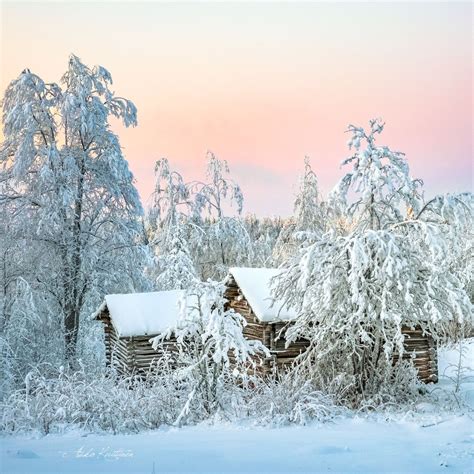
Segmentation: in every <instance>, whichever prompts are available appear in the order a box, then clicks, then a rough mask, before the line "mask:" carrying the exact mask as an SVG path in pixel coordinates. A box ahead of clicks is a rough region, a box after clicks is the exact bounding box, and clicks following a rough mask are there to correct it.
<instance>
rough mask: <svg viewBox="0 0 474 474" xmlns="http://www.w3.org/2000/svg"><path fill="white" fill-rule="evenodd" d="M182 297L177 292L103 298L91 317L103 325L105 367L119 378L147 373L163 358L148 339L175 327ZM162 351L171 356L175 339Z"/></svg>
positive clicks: (132, 294)
mask: <svg viewBox="0 0 474 474" xmlns="http://www.w3.org/2000/svg"><path fill="white" fill-rule="evenodd" d="M182 295H183V291H181V290H172V291H157V292H150V293H130V294H116V295H107V296H106V297H105V299H104V302H103V303H102V305H101V306H100V307H99V309H98V310H97V312H96V313H95V314H94V315H93V318H94V319H95V320H97V321H101V322H102V323H103V325H104V332H105V355H106V363H107V365H108V366H109V367H114V368H115V369H116V370H117V371H118V372H119V373H121V374H123V375H130V374H137V373H140V372H146V371H148V370H149V369H150V366H151V365H152V364H153V363H154V362H156V361H157V360H158V359H159V358H160V357H161V356H162V355H163V354H162V353H161V352H158V351H156V350H154V349H153V347H152V345H151V343H150V339H151V338H152V337H154V336H157V335H158V334H161V333H162V332H164V331H166V330H168V329H169V328H170V327H172V326H174V325H175V323H176V322H177V320H178V317H179V307H178V302H179V300H180V298H181V297H182ZM163 347H164V349H165V350H167V351H169V352H170V354H172V353H173V351H174V350H175V347H176V341H175V339H173V338H170V339H169V340H167V342H165V343H164V345H163Z"/></svg>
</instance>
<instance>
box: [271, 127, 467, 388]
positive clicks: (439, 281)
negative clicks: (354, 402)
mask: <svg viewBox="0 0 474 474" xmlns="http://www.w3.org/2000/svg"><path fill="white" fill-rule="evenodd" d="M370 124H371V131H370V132H369V133H366V132H365V131H364V130H363V129H362V128H359V127H354V126H350V127H349V130H350V131H351V132H352V139H351V141H350V142H349V145H350V146H354V147H355V148H356V152H355V154H354V155H353V156H351V157H350V158H348V159H347V160H345V161H344V164H346V165H347V164H352V166H353V168H352V170H351V171H350V172H349V173H347V174H346V175H345V176H344V177H343V178H342V180H341V182H340V184H339V185H338V186H337V188H336V191H335V193H334V194H333V200H336V202H335V205H337V206H339V207H340V209H343V210H344V211H345V213H344V217H345V218H346V219H347V220H348V221H350V227H348V228H349V229H350V231H349V232H348V233H347V234H345V235H340V234H339V235H338V233H336V232H335V231H334V230H332V231H329V232H327V233H326V234H324V235H323V236H322V237H321V238H320V239H318V240H317V241H316V242H315V243H313V244H311V245H309V246H308V247H305V248H304V249H302V250H301V253H300V255H299V256H298V257H296V258H294V259H293V260H290V261H289V262H287V268H288V271H287V273H286V274H285V275H284V276H283V277H282V278H281V279H280V280H279V281H278V282H276V289H275V291H276V296H277V297H278V298H281V299H283V300H285V301H286V303H287V304H288V305H289V306H292V307H294V308H295V309H296V310H297V311H298V314H299V317H298V318H297V320H296V322H295V324H294V325H293V326H292V327H291V328H289V330H288V333H287V336H288V341H289V342H291V341H293V340H296V339H297V338H300V337H304V338H307V339H309V340H310V342H311V345H310V347H309V349H308V350H307V351H306V353H305V354H304V355H303V357H302V358H301V362H302V363H303V365H304V366H305V367H306V368H308V369H309V370H310V372H311V374H312V375H313V376H314V377H315V378H318V377H319V378H320V379H321V378H324V377H328V376H331V377H334V376H336V375H337V374H348V375H349V376H353V377H354V378H355V380H356V382H355V386H356V387H357V389H358V392H359V393H362V394H363V393H364V390H367V387H368V386H371V387H372V388H373V387H374V385H375V384H376V383H377V382H376V381H377V380H379V379H378V378H377V377H379V376H380V374H381V373H385V372H384V370H385V369H384V368H387V367H389V366H391V363H392V357H393V355H394V354H402V353H403V340H404V336H403V334H402V328H403V327H404V326H407V327H417V326H419V327H421V328H422V329H423V330H424V331H425V332H426V333H427V334H430V335H432V336H433V337H434V338H435V339H440V338H442V337H443V336H444V335H445V334H446V333H447V332H448V331H449V329H450V327H451V325H452V323H455V322H460V321H462V320H463V319H465V318H466V317H470V315H471V312H472V305H471V303H470V302H469V299H468V297H467V295H466V292H465V291H464V290H463V289H462V287H461V285H460V281H459V279H458V278H457V276H456V275H455V274H453V273H452V272H449V271H447V270H446V268H444V267H443V266H440V265H439V264H438V262H437V260H436V259H434V258H433V245H434V242H435V240H434V239H435V237H436V235H438V234H437V232H436V231H437V229H436V225H435V223H427V222H423V221H421V220H417V219H413V218H409V217H408V218H407V217H406V214H407V213H408V214H409V215H410V213H419V212H420V211H421V208H422V206H421V201H420V195H419V185H420V182H419V181H418V180H412V179H411V178H410V176H409V168H408V164H407V162H406V161H405V159H404V157H403V154H402V153H399V152H392V151H391V150H390V149H389V148H388V147H386V146H376V145H375V135H376V134H379V133H380V132H381V131H382V129H383V124H381V122H380V121H376V120H374V121H371V122H370ZM363 142H365V147H364V148H362V145H363ZM350 191H352V194H351V195H349V192H350ZM403 207H405V209H406V213H404V212H403V210H402V209H403ZM427 241H428V242H429V245H426V242H427ZM440 245H441V244H440Z"/></svg>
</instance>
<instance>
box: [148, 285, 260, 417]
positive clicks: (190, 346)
mask: <svg viewBox="0 0 474 474" xmlns="http://www.w3.org/2000/svg"><path fill="white" fill-rule="evenodd" d="M225 290H226V287H225V285H224V284H223V283H220V282H214V281H211V280H209V281H207V282H196V283H195V284H193V285H192V286H191V287H190V288H189V289H188V290H186V293H185V296H184V298H183V299H182V300H181V302H180V319H179V321H178V323H177V324H176V326H175V327H171V328H169V330H168V331H167V332H165V333H163V334H162V335H160V336H157V337H156V338H154V339H153V347H154V348H155V349H157V348H158V347H159V346H160V344H161V343H162V342H163V341H166V340H167V339H169V338H170V337H172V336H173V337H176V340H177V345H178V349H179V354H178V356H177V363H178V367H179V370H180V378H181V379H183V380H187V381H189V383H190V384H191V385H192V387H191V390H190V397H189V399H188V402H187V403H186V405H185V407H184V408H183V412H182V413H181V416H180V418H179V419H178V423H179V421H180V419H181V417H182V416H184V415H185V414H186V413H187V412H188V410H189V409H190V406H191V404H192V403H197V404H200V405H201V406H200V407H199V408H198V411H199V410H201V409H202V410H204V412H205V413H208V414H210V413H213V412H215V410H216V408H218V405H219V403H220V400H219V395H220V393H221V392H222V389H223V385H224V384H225V382H226V378H227V377H229V375H230V374H231V372H232V371H235V370H237V372H236V375H237V374H238V373H239V372H238V369H237V368H238V367H240V366H242V365H246V366H251V365H254V364H255V363H256V362H255V359H254V358H255V357H256V356H257V357H258V356H264V355H268V351H267V350H266V348H265V347H264V346H263V344H261V343H260V342H259V341H249V340H247V339H246V338H245V337H244V335H243V332H242V330H243V328H244V326H245V324H246V321H245V319H244V318H243V317H242V316H241V315H240V314H238V313H236V312H235V311H234V310H233V309H232V308H227V306H226V303H227V300H226V298H225V297H224V292H225Z"/></svg>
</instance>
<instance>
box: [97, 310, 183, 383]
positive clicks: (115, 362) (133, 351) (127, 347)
mask: <svg viewBox="0 0 474 474" xmlns="http://www.w3.org/2000/svg"><path fill="white" fill-rule="evenodd" d="M97 319H98V320H99V321H101V322H102V323H103V325H104V333H105V339H104V342H105V358H106V364H107V367H112V368H114V369H115V370H116V371H117V372H118V373H119V374H121V375H125V376H128V375H132V374H134V375H139V374H144V373H146V372H148V371H149V370H150V368H151V367H152V365H153V364H156V363H157V362H158V361H159V360H160V359H161V358H162V357H163V356H164V352H165V351H166V352H167V353H168V354H169V355H171V357H173V354H175V353H176V350H177V349H176V339H174V338H171V339H169V340H167V341H166V342H164V343H163V344H162V347H161V348H160V349H159V350H157V351H156V350H155V349H153V347H152V345H151V343H150V339H151V338H152V337H154V336H153V335H151V336H135V337H119V335H118V334H117V331H116V330H115V328H114V326H113V324H112V321H111V320H110V315H109V312H108V310H107V309H105V310H104V311H103V312H102V313H101V314H100V315H99V316H98V317H97ZM171 365H173V360H171Z"/></svg>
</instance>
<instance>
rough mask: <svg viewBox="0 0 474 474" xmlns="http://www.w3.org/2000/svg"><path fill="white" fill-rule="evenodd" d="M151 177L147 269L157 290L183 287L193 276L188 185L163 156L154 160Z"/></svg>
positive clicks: (190, 205)
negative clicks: (150, 255) (150, 251)
mask: <svg viewBox="0 0 474 474" xmlns="http://www.w3.org/2000/svg"><path fill="white" fill-rule="evenodd" d="M155 176H156V185H155V191H154V192H153V195H152V204H151V209H150V212H149V214H148V225H149V230H148V232H149V234H150V246H151V248H152V249H153V253H154V265H153V266H152V268H151V270H150V272H151V274H152V279H153V280H154V283H155V287H156V288H157V289H158V290H172V289H185V288H188V287H189V286H190V285H191V283H192V282H193V281H194V280H195V279H196V278H197V272H196V268H195V263H194V260H193V257H192V255H191V251H190V248H189V238H190V233H191V228H192V224H191V222H190V214H191V213H192V202H191V199H192V198H191V193H190V190H189V185H188V184H186V183H185V182H184V179H183V177H182V176H181V174H179V173H178V172H177V171H174V170H172V169H171V168H170V165H169V162H168V160H167V159H166V158H163V159H161V160H158V161H157V162H156V165H155ZM196 230H197V231H200V229H199V228H198V229H196ZM200 232H201V233H202V231H200Z"/></svg>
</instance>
